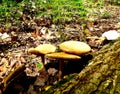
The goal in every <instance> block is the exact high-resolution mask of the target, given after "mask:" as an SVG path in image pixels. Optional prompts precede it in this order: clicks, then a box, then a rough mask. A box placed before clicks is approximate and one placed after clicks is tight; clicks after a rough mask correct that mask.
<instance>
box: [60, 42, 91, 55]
mask: <svg viewBox="0 0 120 94" xmlns="http://www.w3.org/2000/svg"><path fill="white" fill-rule="evenodd" d="M59 47H60V49H61V50H63V51H64V52H67V53H72V54H77V55H81V54H86V53H88V52H90V51H91V47H90V46H89V45H88V44H86V43H84V42H80V41H65V42H63V43H61V44H60V45H59Z"/></svg>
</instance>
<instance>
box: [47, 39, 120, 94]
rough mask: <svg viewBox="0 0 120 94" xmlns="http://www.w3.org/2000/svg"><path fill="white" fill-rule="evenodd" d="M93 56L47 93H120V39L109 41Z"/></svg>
mask: <svg viewBox="0 0 120 94" xmlns="http://www.w3.org/2000/svg"><path fill="white" fill-rule="evenodd" d="M93 57H94V58H93V59H92V60H91V61H90V62H89V64H88V65H87V66H86V67H85V68H84V69H83V70H82V71H81V72H80V73H79V74H77V75H76V76H75V77H74V78H73V79H71V80H70V81H69V82H67V83H65V84H62V86H60V87H59V88H54V89H52V90H48V92H47V94H120V39H118V40H117V41H115V42H112V41H111V42H110V43H109V44H107V45H105V46H104V47H103V48H102V49H101V50H100V51H98V52H96V53H95V54H93Z"/></svg>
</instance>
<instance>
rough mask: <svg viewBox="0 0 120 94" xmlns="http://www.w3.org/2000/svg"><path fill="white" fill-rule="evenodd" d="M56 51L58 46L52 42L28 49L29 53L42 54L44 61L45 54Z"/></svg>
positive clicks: (43, 60)
mask: <svg viewBox="0 0 120 94" xmlns="http://www.w3.org/2000/svg"><path fill="white" fill-rule="evenodd" d="M55 51H56V47H55V46H54V45H51V44H41V45H39V46H37V47H36V48H30V49H28V52H29V53H32V54H35V55H40V56H41V58H42V62H43V63H44V62H45V58H44V56H45V54H48V53H52V52H55Z"/></svg>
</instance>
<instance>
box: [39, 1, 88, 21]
mask: <svg viewBox="0 0 120 94" xmlns="http://www.w3.org/2000/svg"><path fill="white" fill-rule="evenodd" d="M42 1H43V0H39V2H40V3H41V4H40V8H41V10H42V11H40V12H39V16H40V17H46V16H47V17H51V18H52V20H53V22H61V21H71V20H73V19H74V18H76V17H83V16H85V14H86V11H85V10H84V6H83V4H82V2H83V1H82V0H46V2H42Z"/></svg>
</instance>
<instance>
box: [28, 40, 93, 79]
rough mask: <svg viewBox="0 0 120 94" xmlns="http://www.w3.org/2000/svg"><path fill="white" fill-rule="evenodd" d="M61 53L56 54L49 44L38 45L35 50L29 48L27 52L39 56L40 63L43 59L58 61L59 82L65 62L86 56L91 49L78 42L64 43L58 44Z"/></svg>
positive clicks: (53, 47)
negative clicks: (40, 57) (40, 58)
mask: <svg viewBox="0 0 120 94" xmlns="http://www.w3.org/2000/svg"><path fill="white" fill-rule="evenodd" d="M59 48H60V50H61V52H56V47H55V46H53V45H50V44H43V45H39V46H38V47H36V48H30V49H29V50H28V52H30V53H33V54H37V55H41V56H42V59H43V60H42V61H43V62H44V59H45V58H48V59H58V60H59V80H60V79H62V77H63V74H62V71H63V65H64V61H65V60H78V59H81V57H80V56H81V55H84V54H87V53H89V52H90V51H91V47H90V46H89V45H88V44H86V43H84V42H80V41H71V40H70V41H65V42H63V43H61V44H59Z"/></svg>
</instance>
